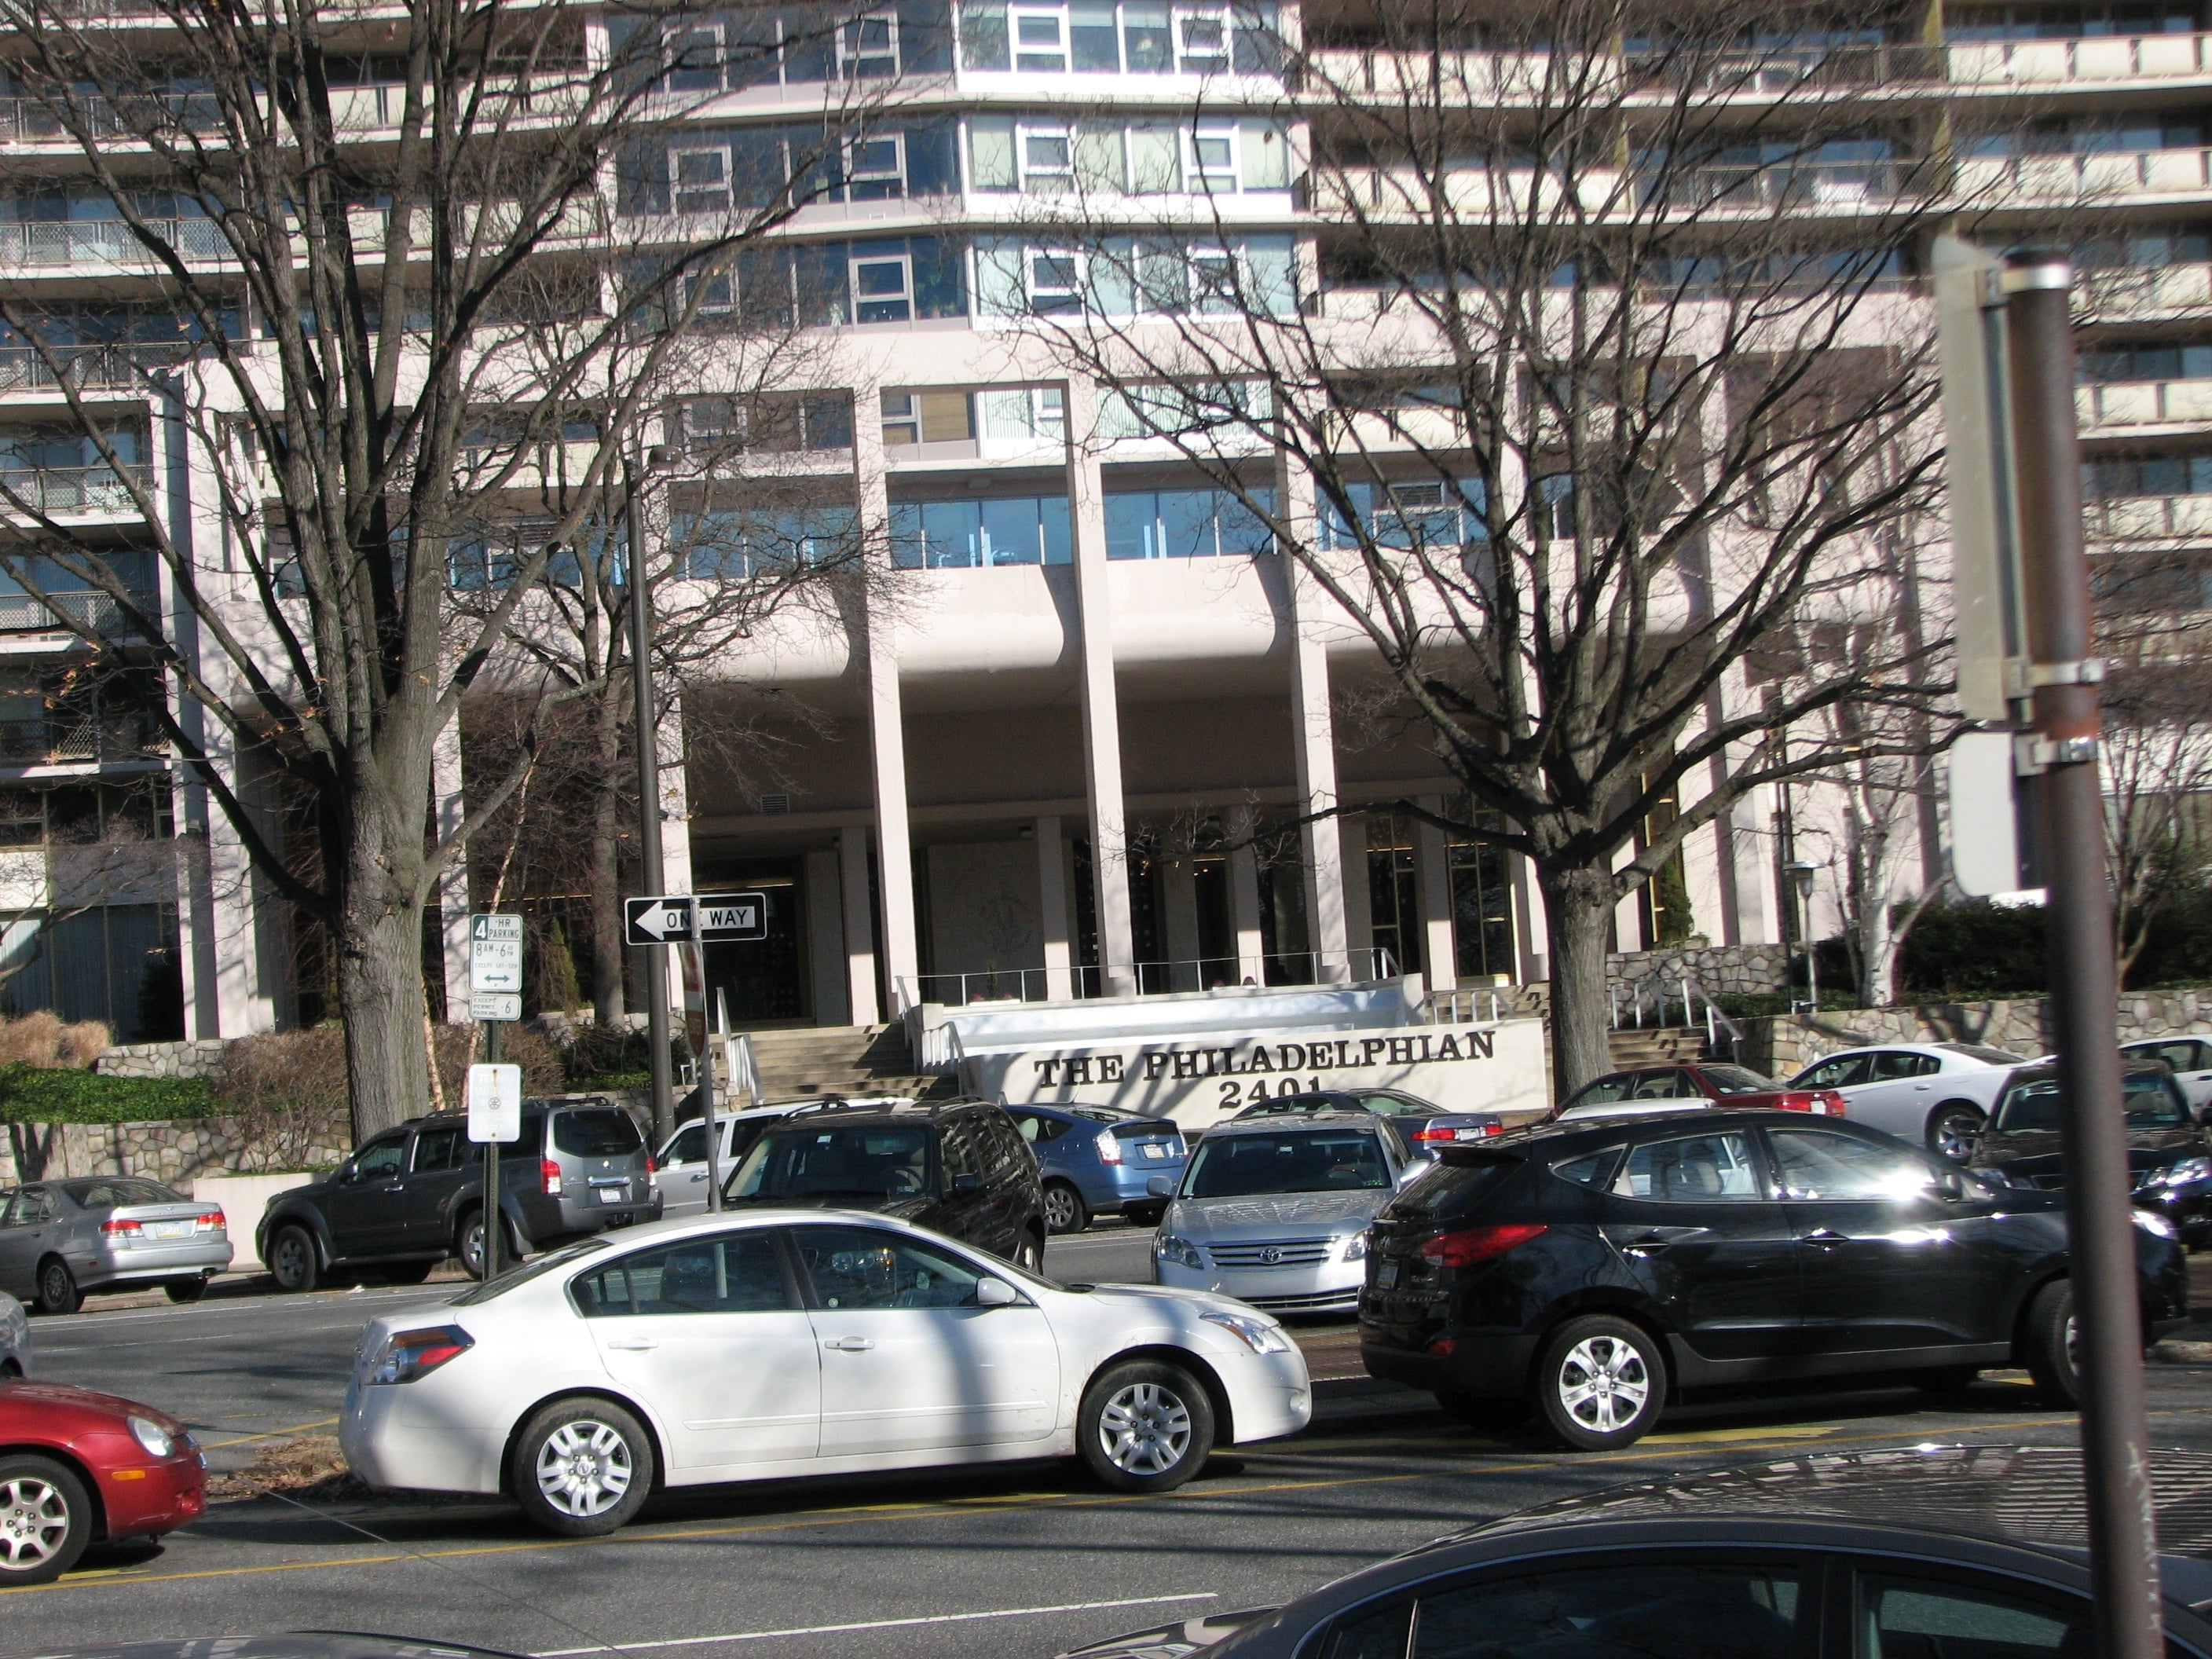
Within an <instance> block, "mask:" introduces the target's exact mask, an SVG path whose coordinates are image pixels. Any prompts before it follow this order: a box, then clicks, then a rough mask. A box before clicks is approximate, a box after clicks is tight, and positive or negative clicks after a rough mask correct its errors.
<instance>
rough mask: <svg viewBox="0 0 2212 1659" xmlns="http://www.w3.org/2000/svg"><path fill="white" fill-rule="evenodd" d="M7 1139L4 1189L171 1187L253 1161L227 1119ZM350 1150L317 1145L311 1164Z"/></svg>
mask: <svg viewBox="0 0 2212 1659" xmlns="http://www.w3.org/2000/svg"><path fill="white" fill-rule="evenodd" d="M4 1127H5V1129H6V1134H5V1136H4V1137H0V1184H13V1183H15V1182H23V1181H46V1180H52V1179H54V1178H57V1177H59V1176H86V1175H142V1176H151V1177H152V1178H153V1179H154V1180H155V1181H160V1182H167V1183H168V1184H169V1185H171V1186H178V1185H183V1184H188V1183H189V1182H191V1180H192V1179H193V1178H194V1177H195V1176H213V1175H228V1174H232V1173H234V1172H235V1171H237V1170H238V1169H239V1167H240V1164H242V1163H245V1162H247V1161H248V1160H247V1159H246V1157H245V1156H244V1155H245V1153H246V1150H247V1149H246V1145H245V1140H244V1138H243V1136H241V1135H240V1133H239V1128H238V1125H237V1124H236V1122H234V1121H233V1120H231V1119H229V1118H227V1117H184V1118H171V1119H163V1120H158V1121H150V1122H143V1123H10V1124H7V1125H5V1126H4ZM345 1155H346V1149H345V1148H344V1147H343V1146H315V1147H310V1148H309V1149H308V1150H307V1157H306V1158H305V1160H304V1161H305V1162H306V1163H307V1164H310V1165H313V1166H320V1165H325V1164H336V1163H338V1162H339V1161H340V1160H342V1159H343V1158H344V1157H345Z"/></svg>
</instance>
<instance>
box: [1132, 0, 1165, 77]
mask: <svg viewBox="0 0 2212 1659" xmlns="http://www.w3.org/2000/svg"><path fill="white" fill-rule="evenodd" d="M1121 56H1122V60H1123V61H1124V62H1125V63H1126V64H1127V65H1128V69H1129V72H1130V73H1131V74H1132V75H1165V74H1167V73H1168V72H1169V71H1170V70H1172V69H1174V68H1175V40H1174V37H1173V35H1172V34H1171V33H1170V31H1169V28H1168V9H1167V6H1166V3H1165V0H1127V3H1125V4H1124V5H1123V6H1122V8H1121Z"/></svg>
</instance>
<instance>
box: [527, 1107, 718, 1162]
mask: <svg viewBox="0 0 2212 1659" xmlns="http://www.w3.org/2000/svg"><path fill="white" fill-rule="evenodd" d="M553 1144H554V1146H556V1147H558V1148H559V1149H560V1150H561V1151H562V1152H566V1153H568V1156H569V1157H571V1158H627V1157H629V1154H630V1153H632V1152H635V1151H637V1150H638V1148H639V1147H641V1146H644V1145H645V1137H644V1136H643V1135H641V1134H640V1133H638V1132H637V1125H636V1124H635V1123H634V1122H632V1121H630V1115H629V1113H628V1112H625V1111H623V1109H622V1108H620V1107H619V1106H590V1107H584V1108H581V1109H571V1110H568V1111H565V1112H556V1113H554V1114H553ZM704 1153H705V1149H704V1148H703V1147H702V1148H701V1154H702V1156H704Z"/></svg>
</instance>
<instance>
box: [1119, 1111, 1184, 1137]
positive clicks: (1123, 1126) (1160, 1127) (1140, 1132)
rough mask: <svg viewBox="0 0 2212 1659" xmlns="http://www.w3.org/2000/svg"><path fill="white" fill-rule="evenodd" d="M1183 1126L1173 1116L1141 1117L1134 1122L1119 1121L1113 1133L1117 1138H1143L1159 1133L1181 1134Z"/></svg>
mask: <svg viewBox="0 0 2212 1659" xmlns="http://www.w3.org/2000/svg"><path fill="white" fill-rule="evenodd" d="M1181 1133H1182V1126H1181V1125H1179V1124H1177V1123H1176V1121H1174V1120H1173V1119H1171V1118H1164V1117H1140V1118H1139V1119H1138V1120H1137V1121H1135V1122H1133V1123H1117V1124H1115V1126H1114V1129H1113V1134H1114V1139H1116V1140H1143V1139H1147V1138H1148V1137H1156V1136H1159V1135H1179V1134H1181Z"/></svg>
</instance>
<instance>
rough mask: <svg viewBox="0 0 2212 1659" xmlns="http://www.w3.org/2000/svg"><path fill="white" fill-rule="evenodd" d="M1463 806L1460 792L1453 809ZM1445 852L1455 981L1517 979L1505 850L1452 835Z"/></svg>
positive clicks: (1463, 809)
mask: <svg viewBox="0 0 2212 1659" xmlns="http://www.w3.org/2000/svg"><path fill="white" fill-rule="evenodd" d="M1467 810H1468V804H1467V800H1466V798H1465V797H1464V796H1462V797H1461V799H1459V801H1458V803H1457V805H1456V813H1463V812H1465V811H1467ZM1456 813H1455V815H1456ZM1445 857H1446V860H1447V861H1448V862H1449V865H1450V866H1451V898H1452V950H1453V954H1454V956H1455V957H1456V958H1457V960H1456V961H1455V963H1453V966H1454V967H1455V968H1456V969H1458V972H1459V977H1460V981H1461V982H1462V984H1466V983H1469V982H1472V983H1475V984H1482V983H1486V982H1488V981H1493V980H1496V979H1498V978H1500V977H1502V978H1504V979H1505V980H1506V981H1517V980H1518V979H1519V978H1520V971H1519V969H1518V967H1517V965H1516V955H1515V951H1514V937H1513V936H1514V926H1513V885H1512V884H1511V883H1510V881H1508V880H1507V879H1506V874H1505V871H1506V864H1505V854H1504V853H1503V852H1502V851H1500V850H1499V849H1498V848H1495V847H1492V846H1489V845H1487V844H1486V843H1484V842H1474V841H1462V840H1455V841H1453V842H1451V843H1450V844H1449V848H1447V850H1446V854H1445Z"/></svg>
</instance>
